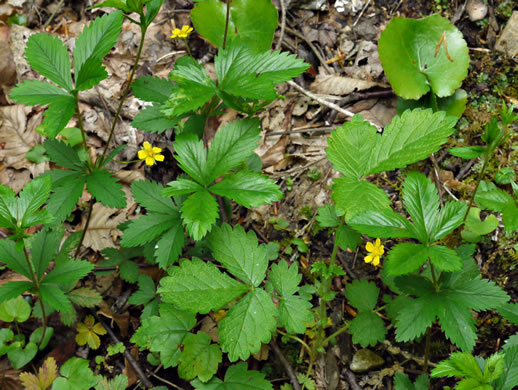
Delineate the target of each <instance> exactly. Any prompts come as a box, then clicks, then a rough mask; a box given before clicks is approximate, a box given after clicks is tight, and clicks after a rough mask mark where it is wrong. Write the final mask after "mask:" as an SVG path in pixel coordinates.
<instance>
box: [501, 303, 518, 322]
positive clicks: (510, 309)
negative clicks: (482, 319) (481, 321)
mask: <svg viewBox="0 0 518 390" xmlns="http://www.w3.org/2000/svg"><path fill="white" fill-rule="evenodd" d="M498 314H500V315H501V316H502V317H504V318H505V319H506V320H507V321H509V322H512V323H513V324H515V325H518V303H505V304H503V305H501V306H500V307H499V308H498Z"/></svg>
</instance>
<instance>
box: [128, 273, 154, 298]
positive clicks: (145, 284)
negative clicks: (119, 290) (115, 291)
mask: <svg viewBox="0 0 518 390" xmlns="http://www.w3.org/2000/svg"><path fill="white" fill-rule="evenodd" d="M138 287H139V289H138V291H137V292H135V293H133V295H131V297H130V298H129V300H128V302H129V303H130V304H132V305H145V304H146V303H148V302H149V301H151V300H153V299H155V297H156V288H155V282H154V281H153V279H152V278H151V276H149V275H146V274H141V275H139V277H138Z"/></svg>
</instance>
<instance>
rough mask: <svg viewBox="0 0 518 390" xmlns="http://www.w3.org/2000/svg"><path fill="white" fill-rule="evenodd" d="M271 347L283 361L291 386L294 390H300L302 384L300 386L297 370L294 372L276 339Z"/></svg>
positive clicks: (271, 343)
mask: <svg viewBox="0 0 518 390" xmlns="http://www.w3.org/2000/svg"><path fill="white" fill-rule="evenodd" d="M270 347H272V349H273V352H275V354H276V355H277V357H278V358H279V360H280V361H281V363H282V365H283V366H284V369H285V370H286V372H287V373H288V376H289V377H290V382H291V385H292V386H293V390H300V384H299V381H298V380H297V374H295V370H293V367H291V364H290V362H288V360H287V359H286V358H285V357H284V355H283V353H282V351H281V349H280V348H279V346H278V345H277V343H276V342H275V339H272V341H270Z"/></svg>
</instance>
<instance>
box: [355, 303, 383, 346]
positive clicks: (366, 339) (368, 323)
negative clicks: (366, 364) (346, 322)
mask: <svg viewBox="0 0 518 390" xmlns="http://www.w3.org/2000/svg"><path fill="white" fill-rule="evenodd" d="M366 329H368V331H367V332H366V331H365V330H366ZM349 331H350V332H351V334H352V335H353V343H354V344H360V345H361V346H362V347H363V348H365V347H367V346H369V345H376V344H377V343H378V342H382V341H383V340H385V334H386V333H387V330H386V329H385V324H384V323H383V320H382V319H381V318H380V317H378V315H377V314H376V313H374V312H372V311H361V312H359V313H358V315H357V316H356V317H354V318H353V320H352V321H351V325H350V327H349Z"/></svg>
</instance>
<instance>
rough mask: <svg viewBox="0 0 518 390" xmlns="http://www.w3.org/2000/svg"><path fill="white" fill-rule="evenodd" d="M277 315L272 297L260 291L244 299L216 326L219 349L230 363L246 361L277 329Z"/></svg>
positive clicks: (255, 290)
mask: <svg viewBox="0 0 518 390" xmlns="http://www.w3.org/2000/svg"><path fill="white" fill-rule="evenodd" d="M277 315H278V311H277V308H276V307H275V305H274V304H273V302H272V297H271V296H270V295H269V294H268V293H266V292H265V291H264V290H262V289H260V288H256V289H254V290H253V291H251V292H249V293H248V294H247V295H245V296H244V297H243V298H242V299H241V300H240V301H239V302H238V303H237V304H236V305H235V306H233V307H232V309H230V311H229V312H228V313H227V315H226V316H225V318H223V320H222V321H221V322H220V323H219V330H218V335H219V341H220V344H221V349H222V350H223V351H224V352H227V353H228V358H229V360H230V361H231V362H235V361H236V360H238V359H242V360H246V359H248V357H249V356H250V355H251V354H254V353H257V352H259V350H260V349H261V343H264V344H266V343H268V342H269V341H270V339H271V337H272V332H273V331H274V330H275V328H276V327H277Z"/></svg>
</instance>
